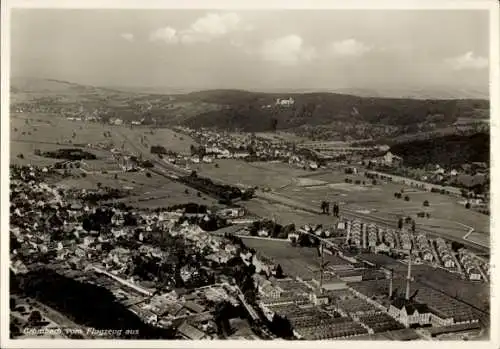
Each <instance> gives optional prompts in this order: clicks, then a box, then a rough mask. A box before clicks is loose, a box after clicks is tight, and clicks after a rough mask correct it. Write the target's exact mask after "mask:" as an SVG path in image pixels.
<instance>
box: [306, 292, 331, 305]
mask: <svg viewBox="0 0 500 349" xmlns="http://www.w3.org/2000/svg"><path fill="white" fill-rule="evenodd" d="M309 299H310V301H311V302H312V303H313V304H314V305H323V304H328V296H327V295H326V294H322V293H321V292H319V291H315V292H311V293H310V294H309Z"/></svg>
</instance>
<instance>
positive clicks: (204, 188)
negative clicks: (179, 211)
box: [179, 175, 243, 203]
mask: <svg viewBox="0 0 500 349" xmlns="http://www.w3.org/2000/svg"><path fill="white" fill-rule="evenodd" d="M179 180H180V181H181V182H182V183H184V184H186V185H188V186H190V187H192V188H194V189H196V190H199V191H200V192H202V193H205V194H207V195H212V196H216V197H218V198H219V199H220V200H222V201H224V202H225V203H230V202H231V200H234V199H238V198H241V197H242V194H243V193H242V191H241V190H240V189H239V188H237V187H233V186H231V185H227V184H225V185H223V184H216V183H214V182H213V181H212V180H211V179H209V178H205V177H200V176H198V175H190V176H183V177H180V178H179Z"/></svg>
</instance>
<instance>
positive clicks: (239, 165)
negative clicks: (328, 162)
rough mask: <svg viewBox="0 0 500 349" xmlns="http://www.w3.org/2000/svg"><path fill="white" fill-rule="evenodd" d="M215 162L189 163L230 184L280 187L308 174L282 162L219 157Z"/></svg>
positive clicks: (199, 171) (206, 174) (204, 173)
mask: <svg viewBox="0 0 500 349" xmlns="http://www.w3.org/2000/svg"><path fill="white" fill-rule="evenodd" d="M215 162H216V163H217V164H218V166H219V167H218V168H217V167H216V166H215V164H197V165H190V167H191V168H192V169H193V170H196V171H197V172H198V173H199V174H201V175H204V176H208V177H211V178H214V179H218V180H221V181H227V182H228V183H231V184H242V185H249V186H258V187H261V188H262V187H269V188H273V189H275V188H280V187H283V186H286V185H289V184H290V183H291V182H292V179H293V178H294V177H298V176H301V175H305V174H310V172H308V171H304V170H302V169H297V168H291V167H290V166H289V165H287V164H283V163H262V162H256V163H248V162H244V161H239V160H232V159H227V160H226V159H224V160H223V159H221V160H216V161H215Z"/></svg>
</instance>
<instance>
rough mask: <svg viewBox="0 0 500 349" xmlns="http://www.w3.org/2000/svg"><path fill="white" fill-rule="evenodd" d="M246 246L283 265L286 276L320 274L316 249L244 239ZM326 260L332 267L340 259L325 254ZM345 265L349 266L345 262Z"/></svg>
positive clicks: (287, 242) (288, 243)
mask: <svg viewBox="0 0 500 349" xmlns="http://www.w3.org/2000/svg"><path fill="white" fill-rule="evenodd" d="M242 240H243V241H244V243H245V245H247V246H248V247H249V248H254V249H255V250H256V251H258V252H260V253H262V254H263V255H265V256H267V257H270V258H272V259H273V260H274V261H275V262H276V263H279V264H281V267H282V268H283V271H284V272H285V274H287V275H290V276H300V277H302V278H313V277H317V276H318V273H319V261H320V259H319V257H318V251H317V249H316V248H309V247H293V246H292V245H291V243H290V242H289V241H286V240H284V241H275V240H259V239H251V238H246V239H245V238H242ZM324 258H325V260H326V261H330V262H331V264H332V265H335V264H338V263H339V261H340V259H339V257H336V256H331V255H328V254H325V257H324ZM342 263H343V264H348V262H344V261H343V260H342Z"/></svg>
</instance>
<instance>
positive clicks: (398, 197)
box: [394, 192, 425, 206]
mask: <svg viewBox="0 0 500 349" xmlns="http://www.w3.org/2000/svg"><path fill="white" fill-rule="evenodd" d="M394 197H395V198H396V199H401V198H403V194H402V193H401V192H395V193H394ZM404 200H405V201H410V197H409V196H408V195H405V196H404ZM424 206H425V205H424Z"/></svg>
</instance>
